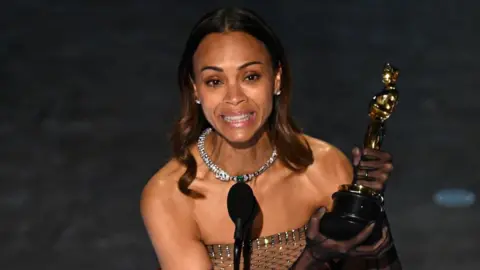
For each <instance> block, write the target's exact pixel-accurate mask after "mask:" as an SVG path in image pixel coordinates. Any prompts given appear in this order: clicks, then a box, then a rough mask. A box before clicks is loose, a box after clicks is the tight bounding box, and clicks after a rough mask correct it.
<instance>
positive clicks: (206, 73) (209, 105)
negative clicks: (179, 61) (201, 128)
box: [193, 32, 281, 144]
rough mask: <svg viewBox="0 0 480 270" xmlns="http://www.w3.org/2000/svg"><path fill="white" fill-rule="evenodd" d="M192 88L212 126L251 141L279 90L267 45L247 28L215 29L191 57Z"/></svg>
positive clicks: (227, 135)
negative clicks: (215, 31)
mask: <svg viewBox="0 0 480 270" xmlns="http://www.w3.org/2000/svg"><path fill="white" fill-rule="evenodd" d="M193 72H194V78H193V86H194V87H193V88H194V95H195V98H196V99H198V100H200V104H201V106H202V110H203V113H204V115H205V117H206V119H207V120H208V121H209V123H210V124H211V125H212V126H213V128H214V129H215V130H216V131H217V132H218V133H220V134H221V135H222V136H223V137H224V138H226V139H227V140H228V141H230V142H231V143H239V144H244V143H248V142H249V141H250V140H252V138H253V137H254V136H255V135H258V134H257V133H258V132H259V131H261V129H262V127H263V126H264V124H265V123H266V121H267V119H268V117H269V116H270V113H271V112H272V107H273V95H274V93H276V92H277V91H279V87H280V77H281V70H280V69H279V71H278V72H276V74H274V73H275V71H274V69H273V67H272V62H271V58H270V55H269V53H268V51H267V49H266V47H265V46H264V44H263V43H262V42H261V41H259V40H257V39H256V38H254V37H253V36H251V35H249V34H246V33H243V32H230V33H213V34H209V35H207V36H206V37H205V38H204V39H203V40H202V42H201V43H200V44H199V46H198V49H197V51H196V52H195V54H194V56H193Z"/></svg>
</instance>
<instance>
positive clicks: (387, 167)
mask: <svg viewBox="0 0 480 270" xmlns="http://www.w3.org/2000/svg"><path fill="white" fill-rule="evenodd" d="M358 165H359V167H360V168H362V169H379V170H382V171H386V172H391V171H392V170H393V164H392V163H391V162H390V161H383V160H361V161H360V163H359V164H358Z"/></svg>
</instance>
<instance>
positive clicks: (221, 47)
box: [141, 8, 392, 270]
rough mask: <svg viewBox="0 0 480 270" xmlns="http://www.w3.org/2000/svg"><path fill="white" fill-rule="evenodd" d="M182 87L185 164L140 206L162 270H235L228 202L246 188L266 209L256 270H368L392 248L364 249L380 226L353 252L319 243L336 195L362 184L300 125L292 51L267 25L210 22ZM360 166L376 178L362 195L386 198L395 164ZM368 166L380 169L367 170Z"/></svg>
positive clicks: (257, 230)
mask: <svg viewBox="0 0 480 270" xmlns="http://www.w3.org/2000/svg"><path fill="white" fill-rule="evenodd" d="M178 79H179V84H180V90H181V100H182V103H181V112H182V115H181V118H180V120H179V121H178V122H177V124H176V127H175V130H174V132H173V135H172V141H173V150H174V158H173V159H172V160H171V161H170V162H168V163H167V164H166V165H165V166H164V167H163V168H162V169H160V170H159V171H158V172H157V173H156V174H155V176H153V177H152V179H151V180H150V181H149V183H148V184H147V185H146V187H145V189H144V192H143V194H142V202H141V210H142V215H143V218H144V223H145V226H146V228H147V231H148V233H149V236H150V238H151V240H152V243H153V246H154V248H155V251H156V253H157V256H158V259H159V263H160V266H161V268H162V269H175V270H176V269H190V270H192V269H212V268H215V269H223V268H228V267H231V265H232V262H233V252H232V253H231V251H232V245H231V244H232V242H233V238H232V236H233V231H234V224H233V223H232V221H231V220H230V218H229V215H228V211H227V205H226V204H227V200H226V198H227V194H228V191H229V189H230V187H231V186H232V185H233V184H234V183H235V182H236V181H245V182H246V183H247V184H248V185H250V187H251V188H252V189H253V191H254V194H255V197H256V199H257V201H258V202H259V206H260V213H259V215H258V216H257V217H256V219H255V221H254V224H253V227H252V234H253V235H252V238H253V241H252V255H251V268H252V269H256V268H262V269H263V268H269V269H288V268H291V269H330V267H333V266H332V265H333V264H335V263H337V264H338V263H341V264H342V265H343V267H344V268H345V269H347V268H348V267H349V266H348V265H349V264H350V265H353V268H351V269H363V268H361V267H360V268H359V267H358V266H359V265H360V264H359V263H362V265H365V262H367V261H368V260H371V258H377V257H381V255H382V254H384V253H385V252H386V251H387V250H388V248H389V247H391V246H392V240H391V238H390V237H389V234H388V233H387V229H384V235H383V238H382V239H381V240H379V242H377V243H376V244H374V245H372V246H362V245H360V243H362V241H364V240H365V239H366V238H367V237H368V235H369V234H370V233H371V231H372V228H373V226H368V227H367V228H366V229H365V230H364V231H362V232H361V233H360V234H359V235H358V236H357V237H355V238H353V239H351V240H349V241H344V242H336V241H334V240H331V239H326V238H325V237H323V236H322V235H321V234H320V233H319V232H318V223H319V222H320V219H321V216H322V215H323V213H324V212H325V207H328V206H330V204H331V195H332V193H334V192H335V191H336V190H337V188H338V186H339V185H341V184H345V183H350V182H351V180H352V177H353V168H352V165H351V163H350V162H349V160H348V159H347V158H346V157H345V156H344V155H343V154H342V152H341V151H339V150H338V149H337V148H335V147H333V146H332V145H330V144H328V143H326V142H323V141H321V140H318V139H315V138H313V137H310V136H308V135H306V134H303V133H302V131H301V130H300V129H299V128H297V127H296V125H295V124H294V123H293V121H292V119H291V117H290V111H289V101H290V91H291V88H290V80H291V79H290V73H289V65H288V62H287V59H286V58H285V55H284V50H283V47H282V45H281V43H280V41H279V40H278V38H277V37H276V36H275V34H274V33H273V32H272V30H271V29H270V28H269V27H268V26H267V25H266V24H265V23H264V22H263V20H261V19H260V18H259V17H258V16H257V15H255V14H254V13H253V12H251V11H248V10H245V9H237V8H230V9H219V10H216V11H213V12H211V13H209V14H207V15H206V16H204V17H203V18H202V19H201V20H200V21H199V22H198V23H197V25H196V26H195V27H194V29H193V31H192V32H191V35H190V37H189V39H188V41H187V44H186V47H185V51H184V53H183V56H182V59H181V62H180V65H179V70H178ZM360 152H363V153H360ZM353 154H354V165H358V164H359V163H360V165H362V166H366V167H370V168H371V170H369V171H368V174H367V176H368V178H370V179H366V178H364V179H361V180H360V182H359V183H361V184H364V185H366V186H370V187H372V188H375V189H378V190H381V189H383V185H384V181H385V180H386V179H387V177H388V174H389V173H390V171H391V170H392V164H391V162H390V156H389V154H388V153H384V152H380V151H373V150H364V151H360V150H359V149H358V148H355V149H354V152H353ZM362 154H366V155H371V156H374V157H376V158H377V160H376V161H370V162H365V161H360V157H361V155H362ZM359 175H361V176H365V175H366V172H365V171H362V170H360V171H359ZM369 180H373V181H369ZM305 225H308V226H305ZM307 227H308V229H306V228H307ZM272 241H273V243H272ZM376 262H378V260H376ZM312 267H313V268H312ZM365 269H367V268H365Z"/></svg>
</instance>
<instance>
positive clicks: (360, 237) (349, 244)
mask: <svg viewBox="0 0 480 270" xmlns="http://www.w3.org/2000/svg"><path fill="white" fill-rule="evenodd" d="M374 227H375V222H372V223H370V224H369V225H367V226H366V227H365V228H364V229H363V230H362V231H361V232H360V233H358V234H357V235H356V236H354V237H353V238H352V239H350V240H346V241H343V244H344V246H345V247H346V248H347V250H350V249H352V248H354V247H356V246H358V245H360V244H361V243H362V242H364V241H365V240H367V238H368V237H369V236H370V234H372V231H373V228H374Z"/></svg>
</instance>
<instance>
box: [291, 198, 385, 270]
mask: <svg viewBox="0 0 480 270" xmlns="http://www.w3.org/2000/svg"><path fill="white" fill-rule="evenodd" d="M325 212H326V208H325V207H322V208H320V209H318V210H317V211H316V212H315V213H314V214H313V215H312V217H311V218H310V222H309V224H308V229H307V232H306V240H307V245H306V247H305V249H304V251H303V253H302V255H301V256H300V258H299V259H298V260H297V262H295V264H294V265H293V266H292V268H291V269H295V270H300V269H302V270H303V269H330V268H329V267H328V266H327V265H329V264H331V263H334V262H335V261H339V260H340V259H342V258H345V257H364V258H378V257H381V256H382V255H383V254H384V253H385V252H386V251H388V250H389V249H390V247H391V241H390V240H391V239H390V234H389V233H388V228H387V227H384V228H383V231H382V238H380V240H378V241H377V242H376V243H374V244H372V245H362V243H363V242H364V241H365V240H366V239H367V238H368V237H369V236H370V234H371V233H372V231H373V228H374V226H375V223H374V222H372V223H371V224H369V225H368V226H366V227H365V229H363V230H362V231H361V232H360V233H359V234H357V235H356V236H354V237H353V238H351V239H349V240H345V241H336V240H333V239H329V238H327V237H326V236H324V235H323V234H321V233H320V222H321V220H322V217H323V215H324V214H325ZM315 267H316V268H315ZM322 267H323V268H322Z"/></svg>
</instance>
